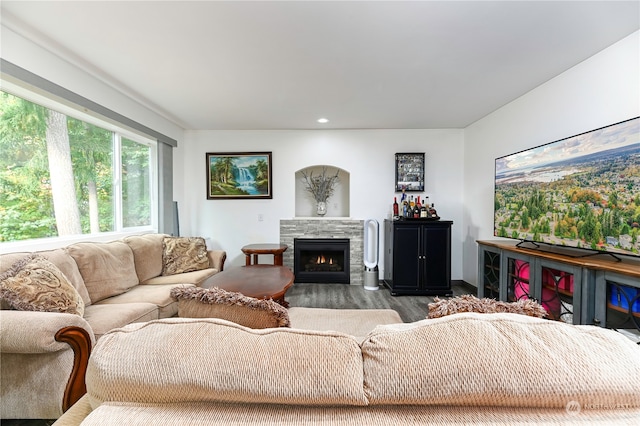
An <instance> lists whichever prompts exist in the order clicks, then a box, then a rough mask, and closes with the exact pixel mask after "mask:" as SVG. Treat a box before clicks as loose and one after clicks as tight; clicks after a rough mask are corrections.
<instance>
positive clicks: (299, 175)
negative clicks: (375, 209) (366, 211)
mask: <svg viewBox="0 0 640 426" xmlns="http://www.w3.org/2000/svg"><path fill="white" fill-rule="evenodd" d="M323 170H326V175H327V176H333V175H335V174H336V172H338V179H339V180H338V183H337V184H336V186H335V190H334V192H333V195H332V196H331V197H330V198H329V199H328V200H327V214H325V215H324V216H323V217H326V218H334V217H349V214H350V213H349V210H350V209H349V199H350V198H349V188H350V174H349V172H348V171H346V170H344V169H341V168H340V167H335V166H330V165H327V164H318V165H314V166H309V167H305V168H303V169H300V170H298V171H296V173H295V180H296V192H295V198H296V212H295V217H321V216H318V214H317V212H316V201H315V200H314V198H313V195H311V193H310V192H309V191H307V190H306V184H305V181H304V176H303V173H306V174H307V176H311V175H312V174H313V176H320V175H322V172H323Z"/></svg>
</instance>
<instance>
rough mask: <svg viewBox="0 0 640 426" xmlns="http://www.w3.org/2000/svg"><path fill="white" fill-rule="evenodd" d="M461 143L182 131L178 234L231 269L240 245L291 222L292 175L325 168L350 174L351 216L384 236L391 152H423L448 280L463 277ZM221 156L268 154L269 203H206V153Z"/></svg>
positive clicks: (429, 135)
mask: <svg viewBox="0 0 640 426" xmlns="http://www.w3.org/2000/svg"><path fill="white" fill-rule="evenodd" d="M463 142H464V141H463V131H462V130H326V131H315V130H314V131H311V130H309V131H293V130H290V131H187V132H185V140H184V143H183V144H182V145H181V146H179V147H178V149H177V150H176V153H175V157H174V158H175V162H174V178H175V186H174V196H175V197H176V200H177V201H178V204H179V209H180V230H181V234H182V235H185V236H190V235H193V236H195V235H201V236H204V237H207V238H210V239H211V240H210V241H211V243H212V245H213V246H214V247H216V248H222V249H224V250H226V251H227V255H228V260H227V265H228V266H229V267H233V266H239V265H243V264H244V256H243V254H242V252H241V251H240V249H241V247H242V246H243V245H245V244H249V243H266V242H279V238H280V229H279V225H280V219H290V218H292V217H294V216H295V184H296V181H295V172H296V171H298V170H300V169H303V168H305V167H308V166H313V165H317V164H327V165H333V166H336V167H339V168H341V169H344V170H346V171H348V172H349V173H350V184H351V189H350V209H349V211H350V216H351V217H352V218H354V219H368V218H373V219H376V220H378V221H379V222H380V228H381V232H380V237H381V238H382V237H383V233H382V228H383V220H384V219H385V218H387V217H388V216H389V215H390V214H391V204H392V203H393V197H394V196H396V195H398V194H396V193H395V192H394V184H395V172H394V161H395V156H394V154H395V153H396V152H424V153H425V169H426V170H425V181H426V192H425V194H426V195H428V196H429V197H430V200H431V201H432V202H433V203H434V204H435V206H436V209H437V210H438V214H439V215H440V216H441V217H442V218H443V219H450V220H453V221H454V225H453V231H452V232H453V234H452V245H453V248H452V278H453V279H461V278H462V235H463V234H462V227H461V223H462V211H463V208H462V177H463V172H462V166H463V161H462V159H463ZM224 151H227V152H242V151H271V152H272V153H273V154H272V161H273V199H271V200H207V198H206V182H205V172H206V168H205V167H206V166H205V165H206V161H205V154H206V153H207V152H224ZM330 202H331V200H330ZM258 214H261V215H263V217H264V221H263V222H259V221H258ZM381 246H382V244H381ZM381 253H382V249H381ZM359 261H361V260H359ZM380 268H381V269H382V255H381V257H380ZM380 276H382V273H381V274H380Z"/></svg>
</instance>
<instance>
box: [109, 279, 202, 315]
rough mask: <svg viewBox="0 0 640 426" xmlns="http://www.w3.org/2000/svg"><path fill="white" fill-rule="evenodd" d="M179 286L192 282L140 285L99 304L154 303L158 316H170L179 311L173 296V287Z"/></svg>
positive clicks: (190, 285)
mask: <svg viewBox="0 0 640 426" xmlns="http://www.w3.org/2000/svg"><path fill="white" fill-rule="evenodd" d="M177 286H181V287H184V286H189V287H192V286H193V285H192V284H169V285H138V286H135V287H133V288H132V289H131V290H129V291H127V292H126V293H122V294H119V295H117V296H113V297H109V298H108V299H104V300H101V301H100V302H98V303H97V304H98V305H112V304H122V303H139V302H148V303H153V304H154V305H155V306H156V307H157V308H158V318H169V317H172V316H175V315H176V314H177V313H178V302H177V301H176V300H175V299H174V298H173V297H171V289H172V288H174V287H177Z"/></svg>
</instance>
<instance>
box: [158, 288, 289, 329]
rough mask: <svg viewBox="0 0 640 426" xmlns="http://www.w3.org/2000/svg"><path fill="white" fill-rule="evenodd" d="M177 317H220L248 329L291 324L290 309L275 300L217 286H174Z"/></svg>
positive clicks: (172, 290)
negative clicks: (257, 297)
mask: <svg viewBox="0 0 640 426" xmlns="http://www.w3.org/2000/svg"><path fill="white" fill-rule="evenodd" d="M171 297H173V298H174V299H176V300H177V301H178V316H179V317H184V318H221V319H225V320H227V321H231V322H235V323H236V324H240V325H243V326H245V327H249V328H275V327H290V326H291V323H290V322H289V312H288V311H287V309H286V308H285V307H284V306H282V305H280V304H279V303H276V302H274V301H273V300H264V299H256V298H254V297H248V296H245V295H244V294H241V293H236V292H232V291H226V290H223V289H221V288H218V287H213V288H210V289H206V288H202V287H175V288H173V289H171Z"/></svg>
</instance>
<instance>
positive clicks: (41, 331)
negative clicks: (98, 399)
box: [0, 310, 95, 412]
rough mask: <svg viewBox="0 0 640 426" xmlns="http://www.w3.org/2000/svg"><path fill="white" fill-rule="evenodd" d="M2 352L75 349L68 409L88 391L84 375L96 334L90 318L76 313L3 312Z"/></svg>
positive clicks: (64, 402) (66, 399)
mask: <svg viewBox="0 0 640 426" xmlns="http://www.w3.org/2000/svg"><path fill="white" fill-rule="evenodd" d="M0 316H1V321H0V352H2V353H13V354H30V355H33V354H42V353H50V352H58V351H64V350H68V349H69V348H71V350H72V351H73V367H72V369H71V372H70V373H69V378H68V380H67V383H66V385H65V390H64V395H63V396H62V410H63V412H64V411H66V410H67V409H68V408H69V407H71V406H72V405H73V404H74V403H75V402H76V401H77V400H78V399H80V397H82V395H84V394H85V393H86V386H85V381H84V377H85V375H86V371H87V364H88V362H89V355H90V354H91V348H92V347H93V345H94V344H95V335H94V334H93V331H92V330H91V326H89V323H87V321H86V320H85V319H84V318H82V317H80V316H78V315H73V314H60V313H52V312H29V311H9V310H4V311H1V312H0Z"/></svg>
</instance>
